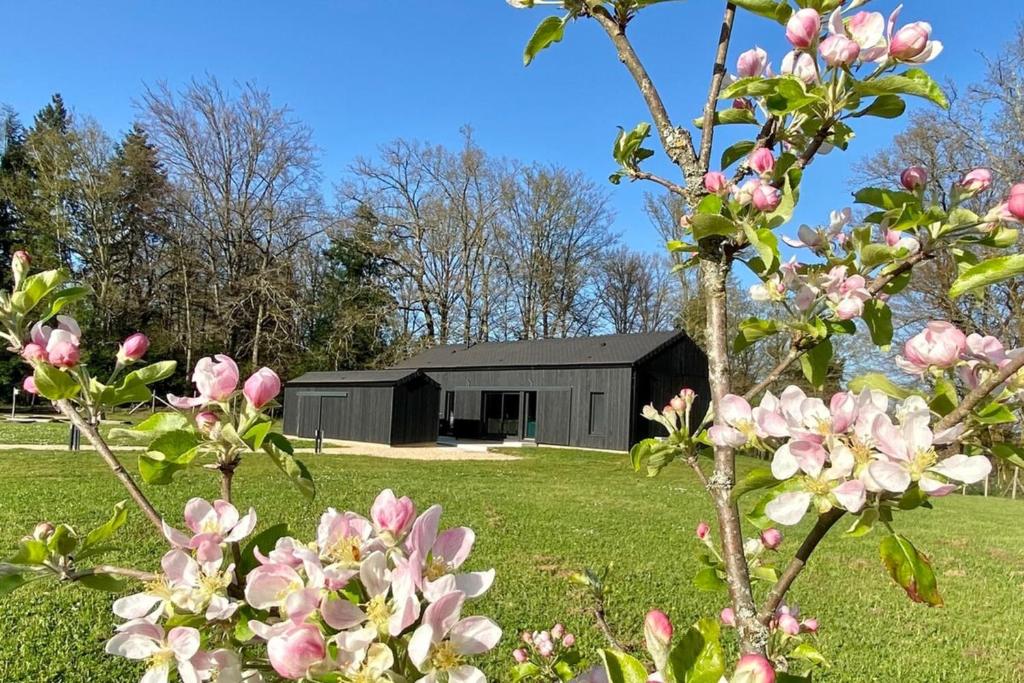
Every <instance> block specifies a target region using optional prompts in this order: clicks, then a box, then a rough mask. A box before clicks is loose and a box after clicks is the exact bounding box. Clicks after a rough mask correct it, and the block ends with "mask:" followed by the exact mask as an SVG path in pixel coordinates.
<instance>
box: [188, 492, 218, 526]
mask: <svg viewBox="0 0 1024 683" xmlns="http://www.w3.org/2000/svg"><path fill="white" fill-rule="evenodd" d="M207 521H209V522H212V523H217V522H219V521H220V520H219V517H218V516H217V511H216V510H214V509H213V506H212V505H210V504H209V503H208V502H207V501H205V500H203V499H202V498H193V499H191V500H190V501H188V502H187V503H185V526H187V527H188V528H189V529H191V530H192V533H194V534H198V533H202V532H203V522H207Z"/></svg>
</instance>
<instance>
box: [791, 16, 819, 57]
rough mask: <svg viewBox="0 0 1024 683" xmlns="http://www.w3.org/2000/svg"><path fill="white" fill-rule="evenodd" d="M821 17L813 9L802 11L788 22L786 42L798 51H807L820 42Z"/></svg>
mask: <svg viewBox="0 0 1024 683" xmlns="http://www.w3.org/2000/svg"><path fill="white" fill-rule="evenodd" d="M820 32H821V15H820V14H818V12H817V11H816V10H814V9H811V8H809V7H808V8H806V9H802V10H800V11H799V12H797V13H796V14H794V15H793V16H792V17H790V19H789V21H788V22H786V40H788V41H789V43H790V45H792V46H793V47H795V48H796V49H798V50H806V49H807V48H809V47H810V46H811V45H814V42H815V41H816V40H818V34H819V33H820Z"/></svg>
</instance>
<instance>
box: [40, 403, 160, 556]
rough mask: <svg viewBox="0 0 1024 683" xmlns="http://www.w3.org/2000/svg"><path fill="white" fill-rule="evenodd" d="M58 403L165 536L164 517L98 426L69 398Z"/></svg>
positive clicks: (59, 408) (60, 408)
mask: <svg viewBox="0 0 1024 683" xmlns="http://www.w3.org/2000/svg"><path fill="white" fill-rule="evenodd" d="M56 405H57V409H58V410H60V412H62V413H64V415H66V416H67V418H68V419H69V420H71V424H73V425H75V426H76V427H78V429H79V430H80V431H81V432H82V433H83V434H85V435H86V436H87V437H88V438H89V441H91V442H92V445H93V446H95V447H96V452H97V453H99V454H100V457H101V458H103V461H104V462H105V463H107V466H108V467H110V469H111V470H113V472H114V476H116V477H117V478H118V479H119V480H120V481H121V484H122V485H124V487H125V488H126V489H128V494H129V495H130V496H131V498H132V500H133V501H135V504H136V505H138V506H139V508H141V509H142V512H143V513H145V515H146V517H148V518H149V521H150V522H152V523H153V526H155V527H156V528H157V531H159V532H160V537H161V538H163V518H162V517H161V516H160V513H159V512H157V511H156V508H154V507H153V504H152V503H150V502H149V499H148V498H146V494H144V493H143V492H142V490H141V489H140V488H139V486H138V484H136V483H135V480H134V479H132V475H130V474H128V470H126V469H125V468H124V465H122V464H121V461H120V460H118V459H117V457H116V456H115V455H114V453H113V452H112V451H111V450H110V447H109V446H108V445H107V442H106V441H104V440H103V437H101V436H100V433H99V432H98V431H97V430H96V427H94V426H93V425H91V424H89V423H88V422H87V421H86V420H85V419H84V418H83V417H82V416H81V415H79V414H78V411H77V410H75V407H74V406H73V405H72V404H71V402H70V401H68V400H67V399H61V400H59V401H56Z"/></svg>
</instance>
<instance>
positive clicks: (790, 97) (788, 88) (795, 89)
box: [764, 76, 821, 116]
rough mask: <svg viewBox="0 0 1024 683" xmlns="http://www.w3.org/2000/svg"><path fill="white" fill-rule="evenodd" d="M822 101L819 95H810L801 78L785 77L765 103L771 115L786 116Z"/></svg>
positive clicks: (765, 99)
mask: <svg viewBox="0 0 1024 683" xmlns="http://www.w3.org/2000/svg"><path fill="white" fill-rule="evenodd" d="M820 99H821V98H820V97H818V96H817V95H814V94H812V93H808V92H807V86H806V84H804V82H803V81H801V80H800V79H799V78H795V77H793V76H783V77H781V78H779V79H778V84H777V86H776V88H775V90H774V91H773V92H771V93H769V94H768V95H767V96H766V97H765V98H764V101H765V106H766V108H767V109H768V112H769V113H770V114H773V115H775V116H784V115H786V114H789V113H791V112H794V111H797V110H798V109H803V108H804V107H806V106H807V105H809V104H811V103H813V102H817V101H819V100H820Z"/></svg>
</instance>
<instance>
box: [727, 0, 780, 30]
mask: <svg viewBox="0 0 1024 683" xmlns="http://www.w3.org/2000/svg"><path fill="white" fill-rule="evenodd" d="M733 4H734V5H736V6H737V7H742V8H743V9H745V10H747V11H748V12H753V13H754V14H758V15H760V16H762V17H767V18H768V19H772V20H774V21H777V22H779V23H780V24H785V23H786V22H787V21H789V18H790V17H791V16H792V15H793V8H791V7H790V6H789V4H788V3H786V2H779V1H778V0H734V2H733Z"/></svg>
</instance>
